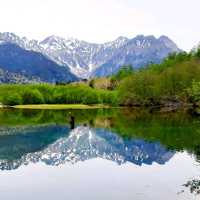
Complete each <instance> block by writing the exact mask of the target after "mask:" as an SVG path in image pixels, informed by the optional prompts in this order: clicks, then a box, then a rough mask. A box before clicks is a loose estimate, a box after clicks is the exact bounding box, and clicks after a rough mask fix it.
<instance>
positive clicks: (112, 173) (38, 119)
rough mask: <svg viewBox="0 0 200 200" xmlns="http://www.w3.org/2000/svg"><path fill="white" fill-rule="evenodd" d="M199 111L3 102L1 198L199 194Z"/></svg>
mask: <svg viewBox="0 0 200 200" xmlns="http://www.w3.org/2000/svg"><path fill="white" fill-rule="evenodd" d="M199 160H200V118H199V117H193V116H192V115H191V114H190V113H188V112H184V111H179V112H176V113H162V114H161V113H160V112H152V110H151V111H149V110H141V109H133V110H125V109H106V110H105V109H104V110H103V109H98V110H65V111H47V110H46V111H45V110H43V111H41V110H40V111H39V110H32V111H31V110H29V111H27V110H1V111H0V199H2V200H15V199H20V200H27V199H28V200H36V199H37V200H44V199H48V200H54V199H58V200H66V199H70V200H83V199H84V200H94V199H95V200H102V199H103V200H110V199H113V200H118V199H119V200H121V199H123V200H133V199H134V200H173V199H175V200H176V199H177V200H179V199H180V200H193V199H199V198H200V195H198V194H199V193H200V189H199V186H200V161H199Z"/></svg>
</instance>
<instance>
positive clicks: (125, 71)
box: [111, 65, 134, 81]
mask: <svg viewBox="0 0 200 200" xmlns="http://www.w3.org/2000/svg"><path fill="white" fill-rule="evenodd" d="M133 72H134V69H133V67H132V66H131V65H125V66H122V67H121V68H120V70H119V71H118V72H117V73H116V74H115V75H113V76H112V77H111V80H116V81H121V80H122V79H124V78H126V77H127V76H130V75H131V74H133Z"/></svg>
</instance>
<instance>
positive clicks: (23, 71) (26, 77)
mask: <svg viewBox="0 0 200 200" xmlns="http://www.w3.org/2000/svg"><path fill="white" fill-rule="evenodd" d="M0 66H1V67H0V68H1V75H0V81H1V82H4V83H10V82H15V83H16V82H17V83H26V82H49V83H55V82H69V81H75V80H78V78H77V77H76V76H75V75H74V74H72V73H71V72H70V70H69V69H68V68H67V67H64V66H60V65H58V64H57V63H56V62H54V61H52V60H51V59H49V58H47V57H46V56H44V55H43V54H41V53H38V52H34V51H30V50H25V49H23V48H22V47H20V46H18V45H16V44H13V43H4V44H1V45H0Z"/></svg>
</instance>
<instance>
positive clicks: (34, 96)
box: [22, 89, 44, 104]
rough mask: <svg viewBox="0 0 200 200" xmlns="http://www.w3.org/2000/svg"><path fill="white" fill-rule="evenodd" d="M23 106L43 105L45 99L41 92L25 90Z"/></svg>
mask: <svg viewBox="0 0 200 200" xmlns="http://www.w3.org/2000/svg"><path fill="white" fill-rule="evenodd" d="M22 100H23V104H43V103H44V97H43V95H42V94H41V92H39V90H37V89H34V90H27V89H26V90H25V91H23V92H22Z"/></svg>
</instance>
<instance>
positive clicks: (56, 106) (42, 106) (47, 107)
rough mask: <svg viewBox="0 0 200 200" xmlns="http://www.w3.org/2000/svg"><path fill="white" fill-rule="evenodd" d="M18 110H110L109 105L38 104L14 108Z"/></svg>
mask: <svg viewBox="0 0 200 200" xmlns="http://www.w3.org/2000/svg"><path fill="white" fill-rule="evenodd" d="M12 107H13V108H18V109H32V110H34V109H38V110H40V109H44V110H64V109H78V110H80V109H98V108H109V106H108V105H103V104H101V105H83V104H65V105H64V104H38V105H16V106H12Z"/></svg>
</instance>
